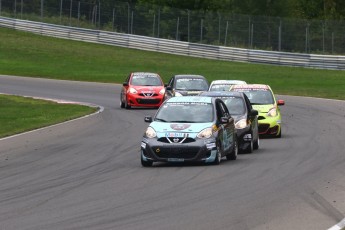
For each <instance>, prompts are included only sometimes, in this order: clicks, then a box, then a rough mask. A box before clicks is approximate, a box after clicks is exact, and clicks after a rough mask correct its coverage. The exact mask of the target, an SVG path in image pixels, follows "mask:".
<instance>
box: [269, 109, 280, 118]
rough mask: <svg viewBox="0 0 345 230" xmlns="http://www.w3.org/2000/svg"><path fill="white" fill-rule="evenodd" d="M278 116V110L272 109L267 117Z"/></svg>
mask: <svg viewBox="0 0 345 230" xmlns="http://www.w3.org/2000/svg"><path fill="white" fill-rule="evenodd" d="M277 115H278V111H277V108H272V109H270V110H269V111H268V113H267V116H269V117H276V116H277Z"/></svg>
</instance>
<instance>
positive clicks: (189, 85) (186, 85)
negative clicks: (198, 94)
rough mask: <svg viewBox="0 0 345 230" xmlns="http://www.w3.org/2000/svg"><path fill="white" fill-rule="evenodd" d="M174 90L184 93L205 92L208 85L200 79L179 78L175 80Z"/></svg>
mask: <svg viewBox="0 0 345 230" xmlns="http://www.w3.org/2000/svg"><path fill="white" fill-rule="evenodd" d="M176 89H177V90H185V91H207V90H208V83H207V81H206V80H205V79H202V78H179V79H177V80H176Z"/></svg>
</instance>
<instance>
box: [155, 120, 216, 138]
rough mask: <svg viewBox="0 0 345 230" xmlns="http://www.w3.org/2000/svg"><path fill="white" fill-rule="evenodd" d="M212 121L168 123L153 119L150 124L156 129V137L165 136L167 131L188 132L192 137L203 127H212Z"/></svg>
mask: <svg viewBox="0 0 345 230" xmlns="http://www.w3.org/2000/svg"><path fill="white" fill-rule="evenodd" d="M212 125H213V123H212V122H209V123H169V122H157V121H154V122H152V123H151V124H150V126H151V127H152V128H153V129H154V130H155V131H156V133H157V137H158V138H160V137H165V136H166V134H167V133H188V135H189V136H190V137H192V138H195V137H196V135H197V134H198V133H199V132H200V131H202V130H203V129H206V128H209V127H212Z"/></svg>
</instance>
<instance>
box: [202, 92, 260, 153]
mask: <svg viewBox="0 0 345 230" xmlns="http://www.w3.org/2000/svg"><path fill="white" fill-rule="evenodd" d="M200 96H209V97H216V98H219V99H222V100H223V101H224V103H225V105H226V106H227V107H228V110H229V113H230V114H231V116H232V117H233V118H234V119H235V128H236V131H237V140H238V147H239V150H240V152H243V153H244V152H246V153H252V152H253V150H254V149H258V148H259V142H260V139H259V128H258V116H257V115H258V111H257V110H254V109H253V108H252V105H251V104H250V101H249V99H248V97H247V96H246V95H245V94H244V93H242V92H229V91H227V92H226V91H212V92H211V91H209V92H203V93H201V94H200Z"/></svg>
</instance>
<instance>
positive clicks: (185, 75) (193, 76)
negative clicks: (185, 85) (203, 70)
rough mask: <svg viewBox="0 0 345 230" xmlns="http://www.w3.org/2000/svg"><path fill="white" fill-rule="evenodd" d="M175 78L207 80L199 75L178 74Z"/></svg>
mask: <svg viewBox="0 0 345 230" xmlns="http://www.w3.org/2000/svg"><path fill="white" fill-rule="evenodd" d="M175 78H203V79H205V80H206V78H205V77H204V76H202V75H197V74H177V75H175Z"/></svg>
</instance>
